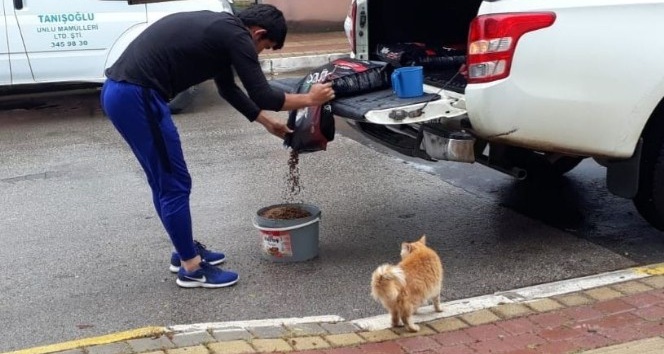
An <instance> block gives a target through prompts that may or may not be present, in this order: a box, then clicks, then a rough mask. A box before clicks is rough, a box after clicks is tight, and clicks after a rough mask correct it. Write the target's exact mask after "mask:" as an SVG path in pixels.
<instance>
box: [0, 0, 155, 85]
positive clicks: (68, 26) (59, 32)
mask: <svg viewBox="0 0 664 354" xmlns="http://www.w3.org/2000/svg"><path fill="white" fill-rule="evenodd" d="M6 2H8V3H12V2H13V9H12V11H13V15H14V16H15V18H16V21H17V23H18V25H19V27H20V37H21V38H22V41H23V45H24V46H25V51H26V52H27V60H28V62H29V66H30V68H31V71H32V77H30V78H27V77H22V78H21V82H14V83H44V82H62V81H101V80H103V71H104V64H105V61H106V57H107V55H108V51H109V48H111V46H112V45H113V44H114V43H115V41H116V40H117V38H119V37H120V36H121V34H122V33H124V32H126V31H127V30H128V29H129V28H131V27H132V26H136V25H138V24H142V23H146V21H147V14H146V7H145V5H129V4H128V3H127V2H123V1H98V0H68V1H66V6H63V5H65V3H63V2H61V1H53V0H13V1H7V0H6ZM7 8H9V7H7ZM7 15H10V14H9V13H8V14H7ZM19 64H21V63H19Z"/></svg>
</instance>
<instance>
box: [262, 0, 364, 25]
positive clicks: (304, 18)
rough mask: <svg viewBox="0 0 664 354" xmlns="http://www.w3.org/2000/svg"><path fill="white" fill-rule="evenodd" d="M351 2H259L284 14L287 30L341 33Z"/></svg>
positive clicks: (322, 0) (284, 0)
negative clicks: (274, 7)
mask: <svg viewBox="0 0 664 354" xmlns="http://www.w3.org/2000/svg"><path fill="white" fill-rule="evenodd" d="M350 1H351V0H259V2H261V3H263V4H272V5H274V6H276V7H278V8H279V9H280V10H281V11H283V13H284V17H286V21H288V30H289V31H294V32H303V31H343V29H344V27H343V23H344V19H345V18H346V14H347V13H348V7H349V6H350Z"/></svg>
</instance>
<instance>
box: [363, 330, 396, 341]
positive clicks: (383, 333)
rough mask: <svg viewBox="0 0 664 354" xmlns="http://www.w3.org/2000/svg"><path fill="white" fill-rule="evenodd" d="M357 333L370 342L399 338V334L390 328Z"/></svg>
mask: <svg viewBox="0 0 664 354" xmlns="http://www.w3.org/2000/svg"><path fill="white" fill-rule="evenodd" d="M357 334H358V335H359V336H360V337H362V338H364V339H366V340H367V341H369V342H382V341H386V340H392V339H397V338H399V336H398V335H397V334H396V333H394V332H392V331H390V330H389V329H382V330H379V331H365V332H358V333H357Z"/></svg>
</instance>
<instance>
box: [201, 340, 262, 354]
mask: <svg viewBox="0 0 664 354" xmlns="http://www.w3.org/2000/svg"><path fill="white" fill-rule="evenodd" d="M208 348H210V351H211V352H212V354H246V353H255V352H256V351H255V350H254V348H253V347H252V346H251V345H249V343H247V342H245V341H243V340H233V341H228V342H219V343H210V344H208Z"/></svg>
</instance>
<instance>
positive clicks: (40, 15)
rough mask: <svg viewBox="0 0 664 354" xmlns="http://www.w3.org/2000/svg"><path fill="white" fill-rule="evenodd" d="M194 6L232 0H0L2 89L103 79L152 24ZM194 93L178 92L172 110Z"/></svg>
mask: <svg viewBox="0 0 664 354" xmlns="http://www.w3.org/2000/svg"><path fill="white" fill-rule="evenodd" d="M152 2H155V3H152ZM157 2H159V3H157ZM195 10H211V11H227V12H232V11H233V8H232V0H173V1H164V0H159V1H156V0H67V1H54V0H0V34H1V36H0V94H6V93H12V92H35V91H45V90H49V89H51V88H53V87H56V88H58V89H62V88H65V87H72V86H76V87H78V86H81V85H85V86H87V85H89V84H92V85H98V84H101V83H103V81H104V79H105V76H104V70H105V69H106V68H108V67H109V66H111V65H112V64H113V62H115V60H117V58H118V57H119V56H120V54H121V53H122V52H123V51H124V49H125V48H126V47H127V45H129V43H130V42H131V41H132V40H133V39H134V38H136V36H138V34H139V33H141V32H142V31H143V30H144V29H145V28H147V27H148V26H149V25H150V24H152V23H153V22H155V21H156V20H158V19H160V18H162V17H164V16H166V15H168V14H171V13H174V12H181V11H195ZM192 93H193V90H189V91H184V93H183V94H181V95H179V96H177V97H176V98H175V99H174V100H173V101H172V102H171V110H173V111H179V110H181V109H182V108H184V106H186V104H187V103H188V101H189V100H190V99H191V94H192Z"/></svg>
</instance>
